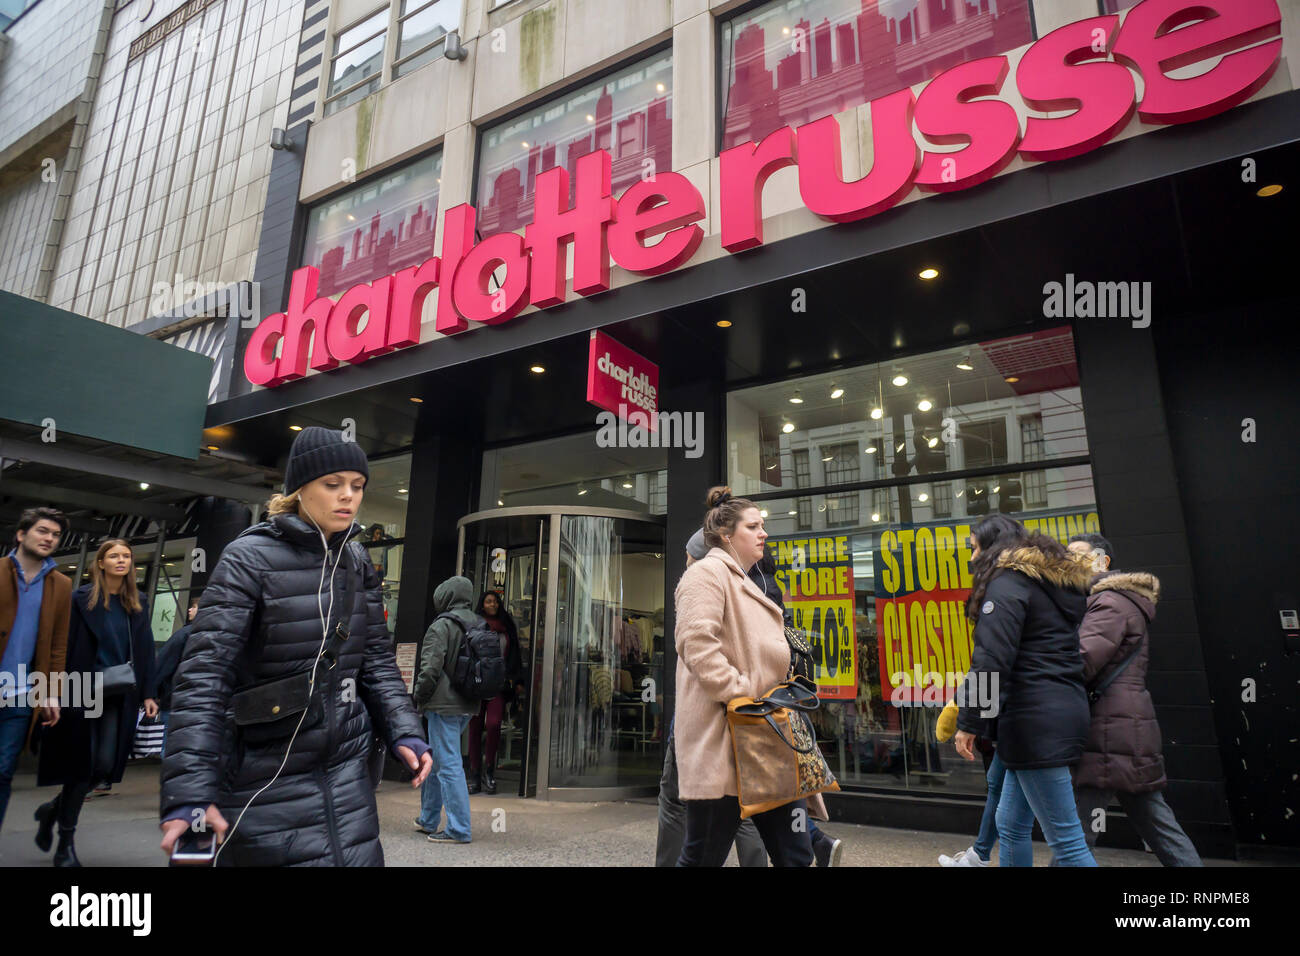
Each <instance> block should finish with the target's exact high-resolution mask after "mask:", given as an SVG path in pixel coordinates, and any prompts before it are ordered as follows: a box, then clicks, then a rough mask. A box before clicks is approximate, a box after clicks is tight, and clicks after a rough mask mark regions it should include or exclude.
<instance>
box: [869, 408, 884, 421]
mask: <svg viewBox="0 0 1300 956" xmlns="http://www.w3.org/2000/svg"><path fill="white" fill-rule="evenodd" d="M884 417H885V410H884V409H883V408H880V407H879V406H877V407H876V408H873V409H872V410H871V418H872V420H873V421H877V422H878V421H880V420H881V419H882V418H884Z"/></svg>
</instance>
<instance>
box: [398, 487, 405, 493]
mask: <svg viewBox="0 0 1300 956" xmlns="http://www.w3.org/2000/svg"><path fill="white" fill-rule="evenodd" d="M397 493H398V494H399V495H404V494H406V489H405V488H398V489H397Z"/></svg>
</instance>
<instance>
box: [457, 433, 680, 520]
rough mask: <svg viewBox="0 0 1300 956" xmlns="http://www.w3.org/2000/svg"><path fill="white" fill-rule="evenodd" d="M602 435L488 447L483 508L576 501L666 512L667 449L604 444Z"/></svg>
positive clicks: (586, 505)
mask: <svg viewBox="0 0 1300 956" xmlns="http://www.w3.org/2000/svg"><path fill="white" fill-rule="evenodd" d="M598 435H599V433H598V432H584V433H582V434H579V435H568V436H565V437H563V438H552V439H547V440H546V441H539V442H528V443H526V444H522V445H510V446H508V447H505V448H494V449H491V450H489V451H486V452H484V453H483V474H482V481H481V485H480V489H481V490H480V499H479V508H480V509H481V510H484V511H488V510H491V509H493V508H513V507H520V506H524V505H546V506H549V505H572V506H577V507H583V508H621V509H623V510H626V511H643V512H647V513H649V514H664V513H665V512H666V511H667V510H668V452H667V449H664V448H602V447H601V446H600V444H599V443H598Z"/></svg>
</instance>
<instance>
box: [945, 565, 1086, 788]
mask: <svg viewBox="0 0 1300 956" xmlns="http://www.w3.org/2000/svg"><path fill="white" fill-rule="evenodd" d="M998 566H999V568H1001V569H1002V570H1000V571H999V572H998V573H997V574H996V575H995V576H994V577H993V579H992V580H991V581H990V582H989V585H988V588H987V589H986V590H985V592H984V601H983V603H982V604H981V606H980V607H979V608H978V609H977V611H978V617H977V620H976V622H975V633H974V635H973V639H974V642H975V648H974V651H973V652H972V654H971V664H970V671H969V673H968V674H967V677H966V684H965V694H966V701H968V702H969V703H968V705H967V706H963V707H962V708H961V709H960V710H959V711H958V714H957V727H958V729H960V730H964V731H966V732H967V733H972V734H976V735H977V736H981V737H991V738H993V739H995V740H996V741H997V748H998V754H999V756H1001V758H1002V761H1003V763H1005V764H1006V765H1007V767H1009V768H1010V769H1012V770H1035V769H1039V768H1045V767H1066V766H1069V765H1070V764H1073V763H1076V762H1077V761H1078V760H1079V757H1080V756H1081V755H1082V753H1083V745H1084V741H1085V740H1087V737H1088V722H1089V719H1090V718H1089V715H1088V696H1087V694H1086V693H1085V691H1084V689H1083V658H1082V657H1081V656H1080V654H1079V622H1080V621H1082V620H1083V615H1084V611H1085V610H1086V609H1087V598H1086V597H1085V594H1086V593H1087V589H1088V579H1089V578H1090V577H1091V571H1090V570H1089V568H1088V566H1087V565H1086V564H1084V563H1083V562H1082V561H1078V560H1075V559H1074V557H1073V556H1067V557H1063V558H1054V557H1052V556H1051V555H1049V554H1046V553H1045V552H1043V551H1040V550H1038V549H1037V548H1034V547H1024V548H1017V549H1016V550H1014V551H1006V552H1003V554H1002V555H1001V556H1000V557H999V559H998ZM995 677H996V685H995V684H994V678H995ZM981 686H982V687H983V688H985V689H986V690H987V692H988V696H989V700H987V701H984V696H983V695H977V694H976V693H975V692H974V691H973V690H972V688H978V687H981ZM994 686H996V687H997V696H998V708H997V716H996V718H995V719H994V720H992V721H988V720H982V719H981V718H980V716H979V713H980V710H981V707H980V706H979V702H981V701H984V702H985V703H986V704H987V703H991V694H992V689H993V687H994Z"/></svg>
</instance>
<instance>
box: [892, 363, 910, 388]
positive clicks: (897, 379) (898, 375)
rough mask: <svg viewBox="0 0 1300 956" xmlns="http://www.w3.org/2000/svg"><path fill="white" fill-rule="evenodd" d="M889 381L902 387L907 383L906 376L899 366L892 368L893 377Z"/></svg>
mask: <svg viewBox="0 0 1300 956" xmlns="http://www.w3.org/2000/svg"><path fill="white" fill-rule="evenodd" d="M890 381H892V382H893V383H894V385H895V387H897V388H902V387H903V386H904V385H906V384H907V376H906V375H904V374H903V370H902V369H901V368H896V369H894V377H893V378H892V379H890Z"/></svg>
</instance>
